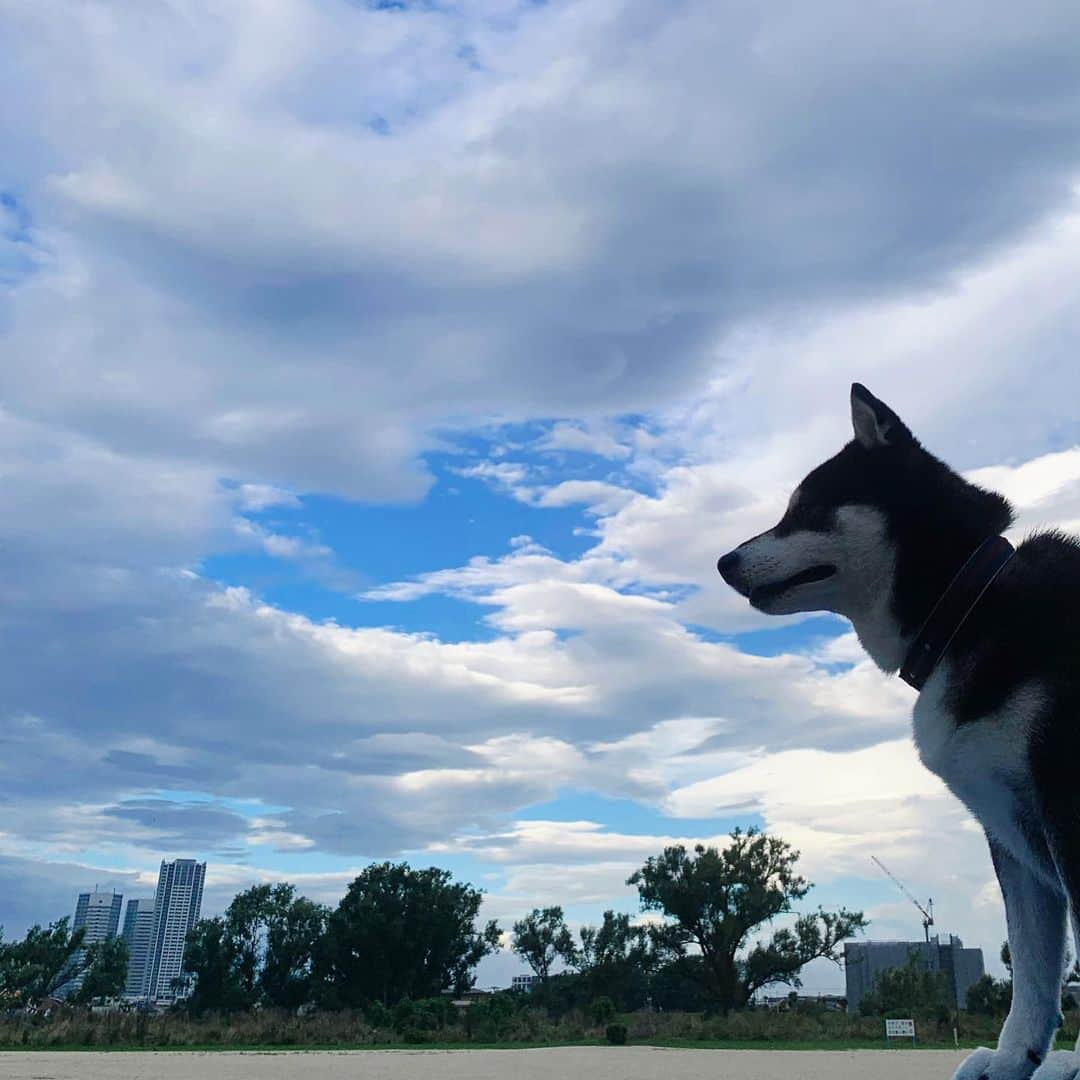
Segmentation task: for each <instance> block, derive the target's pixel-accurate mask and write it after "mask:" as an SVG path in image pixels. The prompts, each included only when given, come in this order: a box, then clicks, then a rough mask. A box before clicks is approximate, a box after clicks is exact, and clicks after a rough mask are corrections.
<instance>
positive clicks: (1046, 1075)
mask: <svg viewBox="0 0 1080 1080" xmlns="http://www.w3.org/2000/svg"><path fill="white" fill-rule="evenodd" d="M1031 1080H1080V1054H1078V1053H1075V1052H1074V1051H1072V1050H1055V1051H1054V1053H1052V1054H1047V1055H1046V1061H1044V1062H1043V1063H1042V1065H1040V1066H1039V1067H1038V1068H1037V1069H1036V1070H1035V1074H1034V1076H1032V1078H1031Z"/></svg>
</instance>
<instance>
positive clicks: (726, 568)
mask: <svg viewBox="0 0 1080 1080" xmlns="http://www.w3.org/2000/svg"><path fill="white" fill-rule="evenodd" d="M738 563H739V553H738V552H737V551H729V552H728V553H727V554H726V555H721V556H720V558H719V559H718V560H717V563H716V569H717V570H719V571H720V576H721V577H722V578H723V579H724V580H725V581H727V580H728V575H729V574H730V573H731V572H732V571H733V570H734V569H735V567H736V566H737V565H738Z"/></svg>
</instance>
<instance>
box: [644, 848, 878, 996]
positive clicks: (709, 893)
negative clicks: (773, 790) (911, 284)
mask: <svg viewBox="0 0 1080 1080" xmlns="http://www.w3.org/2000/svg"><path fill="white" fill-rule="evenodd" d="M798 859H799V853H798V852H797V851H794V850H793V849H792V848H791V846H790V845H788V844H787V843H785V842H784V841H783V840H781V839H780V838H779V837H771V836H767V835H765V834H763V833H760V832H759V831H758V830H756V829H750V830H748V831H747V832H745V833H744V832H742V831H741V830H740V829H736V830H735V831H734V832H733V833H732V834H731V841H730V843H729V844H728V846H727V847H725V848H724V849H723V850H722V851H721V850H718V849H717V848H714V847H704V846H702V845H700V844H699V845H698V846H697V847H695V848H694V852H693V854H691V853H690V852H688V851H687V850H686V848H685V847H683V846H682V845H677V846H675V847H669V848H665V849H664V852H663V854H662V855H658V856H653V857H652V858H650V859H649V860H648V861H647V862H646V863H645V865H644V866H643V867H642V868H641V869H640V870H638V871H637V873H635V874H633V875H632V876H631V877H630V878H629V879H628V881H627V884H628V885H636V886H637V889H638V894H639V896H640V898H641V905H642V907H643V908H644V909H645V910H647V911H661V912H663V913H664V914H665V915H666V916H667V917H668V919H669V920H670V921H669V922H667V923H664V924H662V925H660V926H652V927H650V929H649V933H650V937H651V938H652V941H653V945H654V948H655V949H656V951H657V953H658V955H659V956H660V957H661V958H670V959H672V960H682V959H687V958H689V957H691V956H694V955H699V956H700V958H701V959H700V963H698V964H694V965H688V966H687V967H686V969H685V970H686V972H687V973H688V974H689V973H693V976H692V977H695V978H697V979H699V980H700V982H701V985H702V988H703V989H704V990H705V992H706V994H707V995H708V997H709V999H710V1001H711V1002H712V1004H713V1007H715V1008H716V1009H718V1010H719V1011H721V1012H723V1013H724V1014H727V1013H728V1012H730V1011H731V1010H732V1009H737V1008H740V1007H742V1006H744V1005H746V1003H747V1002H748V1001H749V1000H750V998H751V996H752V995H753V994H754V992H755V991H756V990H758V989H760V988H761V987H764V986H769V985H772V984H776V983H782V984H786V985H788V986H795V987H798V986H801V985H802V983H801V980H800V978H799V972H800V971H801V969H802V968H803V966H804V965H805V964H807V963H809V962H810V961H811V960H815V959H817V958H819V957H828V958H829V959H830V960H833V961H835V962H837V963H838V962H839V953H838V949H839V946H840V943H841V942H843V941H844V940H845V939H846V938H849V937H851V936H852V935H853V934H854V933H855V932H856V931H858V930H861V929H863V928H864V927H865V926H866V920H865V919H864V918H863V916H862V913H861V912H857V911H847V910H845V909H843V908H842V909H841V910H840V911H838V912H827V911H823V910H821V909H818V910H817V911H816V912H812V913H808V914H802V915H798V916H797V917H796V919H795V921H794V924H793V925H792V926H790V927H785V928H783V929H780V930H777V931H776V932H775V933H774V934H773V936H772V938H771V939H770V940H769V941H767V942H761V941H758V942H756V943H755V944H754V945H753V946H752V947H749V946H748V944H747V942H748V938H749V937H750V935H751V933H753V932H754V931H755V930H758V929H759V928H761V927H763V926H765V925H766V924H768V923H771V922H772V921H773V920H774V919H776V918H778V917H779V916H784V915H788V914H791V913H793V903H794V902H795V901H797V900H801V899H803V898H804V897H805V896H806V894H807V893H808V892H809V891H810V889H811V887H812V886H811V885H810V884H809V883H808V882H807V881H806V880H805V879H804V878H802V877H800V876H799V875H798V874H797V873H796V871H795V864H796V863H797V862H798Z"/></svg>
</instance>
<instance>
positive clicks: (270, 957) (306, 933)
mask: <svg viewBox="0 0 1080 1080" xmlns="http://www.w3.org/2000/svg"><path fill="white" fill-rule="evenodd" d="M294 892H295V889H294V888H293V886H292V885H275V886H274V888H273V890H272V892H271V895H270V902H269V904H268V905H267V910H266V919H265V927H266V951H265V954H264V957H263V966H262V971H261V973H260V975H259V985H260V988H261V990H262V997H263V1000H264V1001H265V1002H266V1003H267V1004H268V1005H276V1006H278V1007H280V1008H285V1009H295V1008H297V1007H299V1006H300V1005H303V1004H304V1003H305V1002H307V1001H310V1000H311V997H312V991H313V983H314V964H315V954H316V951H317V950H318V948H319V945H320V942H321V941H322V937H323V934H324V933H325V932H326V920H327V918H328V916H329V914H330V913H329V911H328V910H327V908H326V907H324V906H323V905H322V904H317V903H315V902H314V901H313V900H308V899H307V898H306V897H303V896H295V895H294Z"/></svg>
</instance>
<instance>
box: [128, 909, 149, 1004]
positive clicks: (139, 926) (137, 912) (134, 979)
mask: <svg viewBox="0 0 1080 1080" xmlns="http://www.w3.org/2000/svg"><path fill="white" fill-rule="evenodd" d="M120 936H121V937H122V938H123V939H124V941H126V942H127V947H128V974H127V984H126V985H125V987H124V996H125V997H128V998H142V997H146V981H147V977H148V975H149V972H148V970H147V969H148V967H149V965H148V963H147V961H148V960H149V957H150V943H151V941H152V940H153V937H154V901H153V898H150V899H148V900H129V901H128V902H127V908H126V910H125V911H124V929H123V932H122V933H121V935H120Z"/></svg>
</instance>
